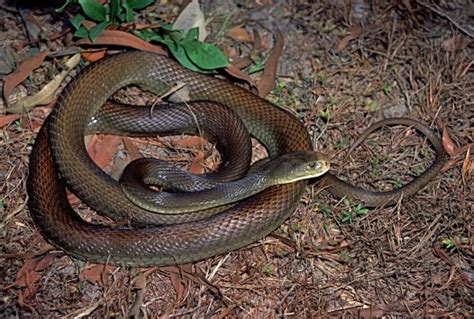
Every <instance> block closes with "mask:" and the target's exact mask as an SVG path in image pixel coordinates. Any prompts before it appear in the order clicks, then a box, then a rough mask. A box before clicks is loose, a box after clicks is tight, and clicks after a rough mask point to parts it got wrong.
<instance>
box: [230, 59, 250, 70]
mask: <svg viewBox="0 0 474 319" xmlns="http://www.w3.org/2000/svg"><path fill="white" fill-rule="evenodd" d="M252 63H253V61H252V59H251V58H250V57H249V56H244V57H241V58H236V59H233V60H232V65H234V66H235V67H236V68H238V69H240V70H242V69H245V68H246V67H249V66H250V65H251V64H252Z"/></svg>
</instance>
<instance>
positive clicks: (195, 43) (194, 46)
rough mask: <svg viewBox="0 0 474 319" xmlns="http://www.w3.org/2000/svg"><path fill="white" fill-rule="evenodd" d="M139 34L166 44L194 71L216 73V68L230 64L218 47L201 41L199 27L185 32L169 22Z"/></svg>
mask: <svg viewBox="0 0 474 319" xmlns="http://www.w3.org/2000/svg"><path fill="white" fill-rule="evenodd" d="M137 35H138V36H139V37H141V38H142V39H144V40H145V41H148V42H151V41H156V42H159V43H162V44H164V45H166V46H167V48H168V49H169V50H170V52H171V54H172V55H173V56H174V57H175V58H176V60H178V62H179V63H181V65H183V66H184V67H186V68H188V69H190V70H193V71H197V72H201V73H214V72H215V71H214V70H215V69H218V68H224V67H226V66H228V65H229V61H228V60H227V57H226V56H225V55H224V53H223V52H222V51H221V50H220V49H219V48H218V47H216V46H215V45H213V44H211V43H204V42H201V41H199V28H192V29H190V30H189V31H188V32H186V33H185V32H184V31H182V30H173V29H172V27H171V25H169V24H162V27H161V28H160V29H159V30H158V31H153V30H141V31H139V32H137Z"/></svg>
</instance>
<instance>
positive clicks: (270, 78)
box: [257, 30, 285, 97]
mask: <svg viewBox="0 0 474 319" xmlns="http://www.w3.org/2000/svg"><path fill="white" fill-rule="evenodd" d="M284 44H285V38H284V37H283V33H281V31H280V30H278V31H277V35H276V39H275V44H274V45H273V49H272V51H271V52H270V56H269V57H268V60H267V63H266V64H265V69H264V70H263V74H262V77H261V78H260V81H259V82H258V86H257V90H258V95H259V96H260V97H265V96H267V94H268V93H270V91H271V90H273V89H274V88H275V81H276V72H277V68H278V60H279V59H280V56H281V53H282V52H283V46H284Z"/></svg>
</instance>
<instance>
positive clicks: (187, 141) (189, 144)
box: [170, 136, 206, 150]
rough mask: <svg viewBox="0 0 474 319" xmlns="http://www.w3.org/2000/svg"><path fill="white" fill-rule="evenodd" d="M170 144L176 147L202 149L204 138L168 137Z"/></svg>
mask: <svg viewBox="0 0 474 319" xmlns="http://www.w3.org/2000/svg"><path fill="white" fill-rule="evenodd" d="M170 142H171V145H173V146H174V147H176V148H187V149H197V150H199V149H202V146H203V145H204V144H205V143H206V139H205V138H203V137H200V136H183V137H181V136H176V137H175V138H171V139H170Z"/></svg>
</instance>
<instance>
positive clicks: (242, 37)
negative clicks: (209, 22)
mask: <svg viewBox="0 0 474 319" xmlns="http://www.w3.org/2000/svg"><path fill="white" fill-rule="evenodd" d="M227 35H228V36H229V37H230V38H231V39H234V40H236V41H242V42H250V41H251V39H250V35H249V33H248V32H247V30H245V29H244V28H242V27H233V28H232V29H230V30H229V32H227Z"/></svg>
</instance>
